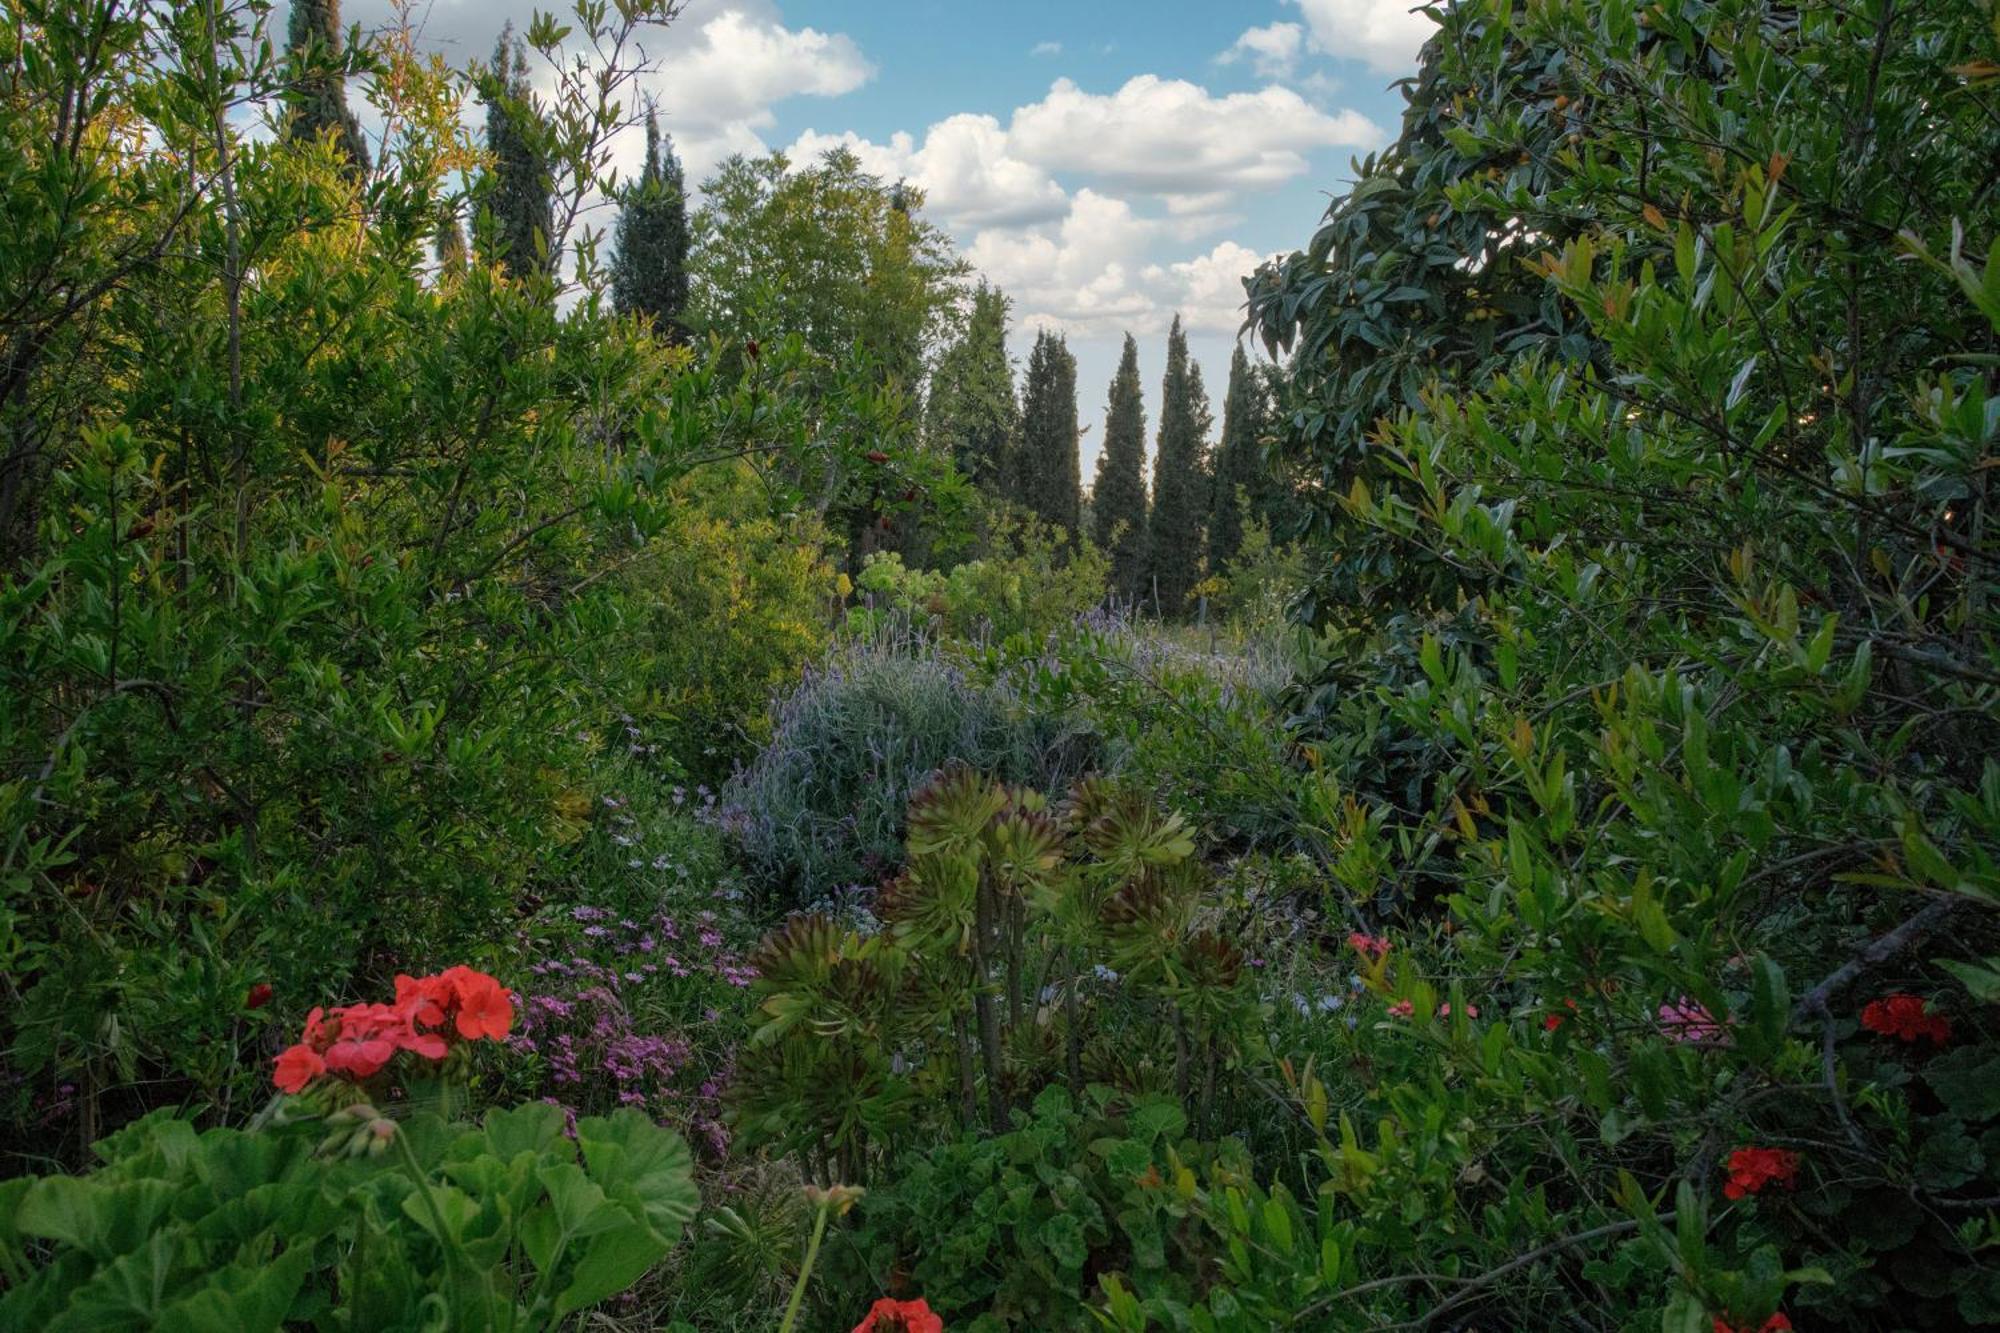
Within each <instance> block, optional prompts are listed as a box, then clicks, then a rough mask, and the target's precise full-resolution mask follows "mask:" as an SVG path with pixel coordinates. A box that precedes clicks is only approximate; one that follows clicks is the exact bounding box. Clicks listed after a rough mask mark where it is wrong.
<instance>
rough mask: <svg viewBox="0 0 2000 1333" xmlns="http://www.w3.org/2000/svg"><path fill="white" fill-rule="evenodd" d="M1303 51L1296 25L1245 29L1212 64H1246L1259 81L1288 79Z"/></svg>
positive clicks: (1303, 32) (1302, 38)
mask: <svg viewBox="0 0 2000 1333" xmlns="http://www.w3.org/2000/svg"><path fill="white" fill-rule="evenodd" d="M1305 47H1306V30H1305V29H1304V28H1302V27H1300V26H1299V25H1298V24H1296V23H1270V24H1266V25H1265V26H1264V27H1261V28H1250V29H1247V30H1246V31H1245V32H1244V33H1243V35H1242V36H1241V37H1238V38H1237V39H1236V42H1235V45H1233V46H1231V47H1230V48H1229V49H1228V50H1227V51H1224V52H1223V53H1222V54H1221V55H1219V56H1217V57H1216V60H1218V61H1219V62H1221V63H1222V64H1225V65H1233V64H1235V63H1236V62H1237V61H1239V60H1248V61H1249V62H1250V67H1251V68H1252V69H1254V70H1256V71H1257V77H1258V78H1260V79H1288V78H1290V77H1291V76H1292V75H1293V73H1295V72H1296V71H1297V70H1298V67H1299V57H1300V56H1301V55H1302V54H1304V52H1305Z"/></svg>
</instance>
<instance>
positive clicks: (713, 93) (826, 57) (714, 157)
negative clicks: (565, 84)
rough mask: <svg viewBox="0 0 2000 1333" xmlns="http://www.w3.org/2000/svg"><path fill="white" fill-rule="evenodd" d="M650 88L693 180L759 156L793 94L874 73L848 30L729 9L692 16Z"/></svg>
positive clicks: (845, 88) (834, 92)
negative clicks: (775, 110) (779, 109)
mask: <svg viewBox="0 0 2000 1333" xmlns="http://www.w3.org/2000/svg"><path fill="white" fill-rule="evenodd" d="M673 37H674V40H673V42H672V43H671V44H670V45H669V48H668V50H667V53H666V54H665V56H664V57H663V58H662V59H661V62H660V68H659V70H658V71H657V72H656V73H655V74H654V75H652V76H651V77H650V78H649V79H648V80H647V89H648V91H649V92H651V93H652V94H653V96H654V97H656V98H657V99H658V101H659V106H660V113H661V117H662V120H663V121H664V124H665V128H666V129H667V131H668V132H669V133H671V134H672V135H673V136H674V142H675V145H676V146H677V148H678V149H679V151H680V153H681V157H682V160H683V161H684V162H685V163H686V164H687V167H688V174H689V176H690V177H692V178H693V179H695V180H700V179H702V177H704V176H705V175H707V174H708V173H709V172H710V171H712V170H713V169H714V168H715V167H716V166H717V165H718V164H719V163H720V162H721V161H722V160H723V159H724V158H725V157H728V156H729V155H730V154H731V153H751V154H755V153H761V152H763V151H765V148H766V144H765V143H764V140H763V136H762V135H761V134H760V133H759V131H762V130H766V129H769V128H770V126H771V125H772V123H773V121H774V117H773V114H772V110H771V109H772V107H773V106H774V105H775V104H777V103H778V102H781V101H783V100H785V99H786V98H790V97H839V96H841V95H843V94H845V93H851V92H853V91H854V90H855V89H857V88H859V87H861V86H862V85H863V84H865V83H866V82H868V80H869V79H871V78H873V77H874V74H875V69H874V67H873V66H872V65H871V64H869V62H868V61H867V60H866V59H865V58H864V57H863V56H862V54H861V49H860V47H858V46H856V45H855V43H854V41H853V40H852V39H851V38H849V37H847V36H846V35H845V34H842V33H827V32H821V31H819V30H818V29H816V28H789V27H786V26H785V24H784V23H783V22H782V20H780V19H779V18H778V17H777V16H776V15H775V14H774V13H772V12H769V11H767V10H763V9H758V8H747V7H743V6H734V5H733V6H731V7H728V8H724V9H719V10H715V11H714V12H706V13H703V14H700V15H690V16H688V17H687V18H684V19H683V20H682V21H681V23H680V24H679V25H677V26H676V27H675V29H674V33H673Z"/></svg>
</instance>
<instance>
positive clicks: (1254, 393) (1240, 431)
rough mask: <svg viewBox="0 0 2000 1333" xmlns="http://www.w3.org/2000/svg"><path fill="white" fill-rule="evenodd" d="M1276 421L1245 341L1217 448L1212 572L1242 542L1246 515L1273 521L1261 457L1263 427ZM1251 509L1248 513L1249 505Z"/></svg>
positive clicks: (1234, 366) (1233, 361)
mask: <svg viewBox="0 0 2000 1333" xmlns="http://www.w3.org/2000/svg"><path fill="white" fill-rule="evenodd" d="M1270 424H1271V397H1270V386H1269V382H1268V380H1267V379H1266V377H1265V375H1264V374H1263V373H1262V372H1261V371H1259V370H1257V369H1255V368H1253V367H1252V366H1251V364H1250V357H1249V355H1248V353H1246V352H1245V351H1244V350H1243V345H1242V344H1241V343H1238V344H1237V345H1236V352H1235V354H1234V355H1233V356H1231V357H1230V358H1229V388H1228V391H1227V392H1226V393H1225V394H1224V396H1223V400H1222V440H1221V443H1220V444H1218V445H1217V446H1216V450H1215V485H1214V493H1213V495H1212V497H1211V500H1210V507H1209V515H1208V572H1209V573H1211V574H1220V573H1221V572H1222V571H1223V570H1224V569H1225V568H1226V567H1227V566H1228V564H1229V562H1230V561H1231V560H1234V559H1235V558H1236V552H1237V551H1238V550H1240V549H1242V546H1243V521H1244V519H1245V518H1246V517H1250V516H1255V517H1257V518H1258V519H1260V520H1262V521H1265V522H1268V521H1269V517H1268V515H1266V514H1265V513H1263V512H1262V506H1260V505H1258V500H1259V499H1260V498H1261V497H1262V496H1263V494H1264V492H1265V491H1266V490H1267V487H1265V486H1264V485H1263V484H1262V477H1263V460H1262V458H1261V457H1260V453H1261V450H1262V443H1261V441H1262V440H1263V437H1264V433H1265V432H1266V431H1267V430H1268V429H1270ZM1246 504H1247V505H1249V506H1250V507H1251V513H1250V514H1246V513H1245V506H1246Z"/></svg>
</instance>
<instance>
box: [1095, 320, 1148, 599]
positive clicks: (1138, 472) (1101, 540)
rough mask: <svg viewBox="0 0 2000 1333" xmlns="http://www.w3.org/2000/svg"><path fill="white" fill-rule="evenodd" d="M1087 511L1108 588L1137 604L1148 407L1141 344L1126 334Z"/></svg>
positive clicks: (1143, 557)
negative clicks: (1107, 566)
mask: <svg viewBox="0 0 2000 1333" xmlns="http://www.w3.org/2000/svg"><path fill="white" fill-rule="evenodd" d="M1090 508H1091V525H1092V528H1093V533H1092V535H1093V536H1094V537H1095V538H1096V540H1097V544H1098V545H1099V546H1101V547H1103V548H1104V549H1105V550H1106V551H1108V552H1110V554H1111V590H1112V592H1114V593H1116V594H1117V595H1118V596H1120V597H1124V598H1126V599H1128V600H1135V601H1136V600H1137V599H1138V596H1139V585H1140V582H1141V579H1142V578H1143V576H1144V574H1145V567H1146V404H1145V400H1144V399H1143V398H1142V397H1141V395H1140V391H1139V344H1138V343H1137V342H1135V341H1133V339H1132V335H1131V334H1129V333H1128V334H1126V335H1125V352H1124V355H1122V356H1121V357H1120V358H1119V360H1118V373H1117V374H1115V375H1113V376H1112V377H1111V397H1110V401H1109V404H1108V407H1107V411H1106V413H1105V418H1104V452H1103V453H1101V454H1099V455H1098V457H1097V479H1096V481H1095V482H1093V483H1092V484H1091V488H1090Z"/></svg>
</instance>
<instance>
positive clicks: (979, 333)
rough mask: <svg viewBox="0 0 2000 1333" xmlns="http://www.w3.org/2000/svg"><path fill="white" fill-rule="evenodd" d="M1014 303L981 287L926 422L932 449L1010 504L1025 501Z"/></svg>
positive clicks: (934, 380)
mask: <svg viewBox="0 0 2000 1333" xmlns="http://www.w3.org/2000/svg"><path fill="white" fill-rule="evenodd" d="M1009 304H1011V303H1010V302H1009V301H1008V300H1007V298H1006V296H1005V295H1004V294H1002V293H1001V291H1000V290H999V288H997V287H989V286H987V285H986V284H985V283H983V282H982V283H980V284H979V288H978V290H977V291H975V292H974V293H973V294H972V318H971V319H969V320H967V321H966V325H965V333H964V335H963V336H962V337H960V338H959V340H958V341H957V342H956V343H954V344H953V345H952V346H951V347H950V348H949V349H947V350H946V352H945V354H944V355H943V356H942V357H940V358H939V360H938V367H937V372H936V373H935V374H934V375H933V376H932V377H931V396H930V403H929V406H928V411H927V413H926V418H925V434H926V436H927V438H928V439H929V442H930V445H931V447H932V448H933V449H934V450H936V451H937V452H939V453H941V454H947V455H949V456H950V458H951V460H952V462H953V463H954V464H956V465H957V467H958V471H959V474H960V475H961V476H964V477H967V478H969V479H970V480H971V481H973V482H974V483H975V484H977V485H978V486H979V488H980V489H981V490H983V491H985V492H986V493H987V494H988V495H991V496H994V497H996V498H998V499H1005V500H1013V499H1018V498H1019V466H1018V463H1017V461H1016V459H1015V453H1016V451H1017V449H1018V445H1019V439H1020V431H1021V409H1020V405H1019V404H1018V403H1017V402H1016V401H1015V398H1014V367H1013V366H1012V365H1011V364H1010V363H1009V362H1008V360H1007V308H1008V306H1009Z"/></svg>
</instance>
